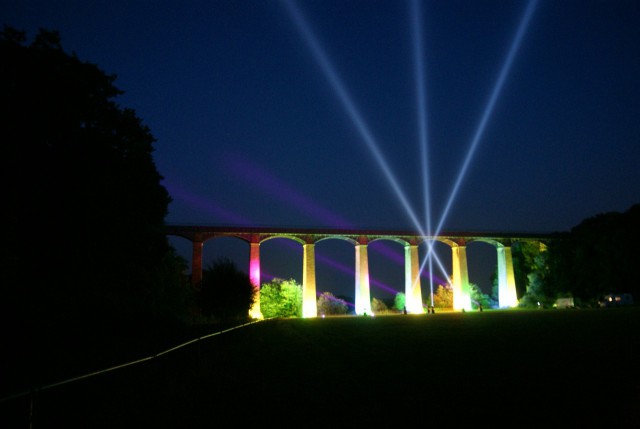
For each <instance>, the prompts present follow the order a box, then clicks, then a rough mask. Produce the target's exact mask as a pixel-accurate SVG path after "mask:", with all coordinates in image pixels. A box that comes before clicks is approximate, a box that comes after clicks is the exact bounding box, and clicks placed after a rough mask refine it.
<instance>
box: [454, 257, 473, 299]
mask: <svg viewBox="0 0 640 429" xmlns="http://www.w3.org/2000/svg"><path fill="white" fill-rule="evenodd" d="M451 255H452V257H453V262H452V268H453V309H454V310H471V294H470V291H469V271H468V270H467V247H466V246H460V245H454V246H453V247H452V248H451Z"/></svg>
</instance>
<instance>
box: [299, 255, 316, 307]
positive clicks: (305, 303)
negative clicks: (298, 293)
mask: <svg viewBox="0 0 640 429" xmlns="http://www.w3.org/2000/svg"><path fill="white" fill-rule="evenodd" d="M302 248H303V249H304V252H303V256H302V317H316V316H317V315H318V306H317V303H316V256H315V245H314V244H309V243H307V244H304V245H303V246H302Z"/></svg>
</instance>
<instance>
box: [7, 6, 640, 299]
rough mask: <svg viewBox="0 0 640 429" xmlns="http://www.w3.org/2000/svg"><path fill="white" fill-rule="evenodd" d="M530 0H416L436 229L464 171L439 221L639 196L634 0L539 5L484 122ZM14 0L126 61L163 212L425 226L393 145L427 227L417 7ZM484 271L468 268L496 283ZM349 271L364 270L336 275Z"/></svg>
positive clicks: (102, 56)
mask: <svg viewBox="0 0 640 429" xmlns="http://www.w3.org/2000/svg"><path fill="white" fill-rule="evenodd" d="M528 4H529V2H528V1H505V0H499V1H484V0H474V1H452V0H446V1H423V2H421V3H420V9H421V15H420V16H419V18H420V19H419V20H420V23H421V28H422V32H423V33H422V38H421V39H420V40H421V43H422V48H423V49H422V51H421V59H422V61H423V65H424V75H423V79H422V82H423V84H424V94H425V97H424V98H423V99H422V101H424V102H425V105H426V114H425V115H424V116H422V118H423V119H424V120H426V129H427V142H428V151H427V153H428V169H427V170H426V171H427V172H428V174H427V177H428V179H429V188H430V191H431V192H430V203H431V218H432V221H431V222H432V228H433V229H435V227H436V225H437V224H438V223H439V222H440V221H441V219H442V214H443V212H444V211H445V210H446V207H447V202H448V201H449V200H450V195H451V192H452V189H454V187H455V184H456V180H458V179H460V180H459V182H458V183H459V185H458V191H457V193H456V196H455V198H453V199H451V200H450V201H451V205H450V206H449V210H448V211H447V216H446V218H445V219H444V220H442V229H443V230H448V231H456V230H465V231H470V230H481V231H510V232H527V231H531V232H554V231H564V230H569V229H570V228H571V227H573V226H575V225H577V224H578V223H580V221H582V220H583V219H585V218H587V217H591V216H594V215H596V214H598V213H602V212H609V211H624V210H626V209H627V208H629V207H630V206H631V205H632V204H634V203H638V202H640V174H639V172H640V43H638V41H640V2H638V1H619V0H607V1H589V0H583V1H570V0H563V1H551V0H541V1H539V2H538V3H537V4H536V6H535V9H534V10H533V13H532V14H531V15H530V20H529V21H528V26H527V27H526V29H525V30H524V33H523V36H522V39H521V43H520V44H519V46H518V50H517V51H516V52H515V55H514V56H513V62H512V63H511V67H510V68H509V69H508V73H507V74H505V75H504V80H503V84H502V86H501V91H500V92H499V93H495V94H494V95H495V99H494V101H495V104H494V109H493V110H492V111H491V113H490V114H489V115H488V116H486V117H485V118H486V124H485V127H484V128H483V129H482V130H483V132H482V133H479V132H478V131H479V125H480V123H481V118H482V117H483V112H484V111H485V108H486V106H487V105H488V103H489V100H490V98H491V96H492V92H493V91H494V88H496V86H495V85H496V82H497V81H498V76H499V74H500V72H501V70H502V69H503V65H504V64H505V59H506V58H507V53H508V52H509V49H510V46H512V41H513V39H514V36H515V34H516V31H517V30H518V27H519V23H520V22H521V19H522V16H523V14H524V11H525V9H526V8H527V5H528ZM0 5H1V7H0V16H1V17H2V20H3V23H4V24H8V25H10V26H13V27H16V28H18V29H23V30H26V31H27V33H28V36H33V35H34V34H35V32H36V31H37V29H38V28H39V27H44V28H47V29H54V30H58V31H60V33H61V37H62V43H63V46H64V47H65V49H66V50H67V51H69V52H75V53H77V55H78V56H79V58H80V59H82V60H86V61H89V62H93V63H96V64H98V65H99V67H100V68H101V69H103V70H104V71H105V72H106V73H108V74H115V75H117V80H116V82H115V84H116V86H117V87H119V88H120V89H122V90H123V91H125V94H124V96H122V97H121V98H120V100H119V102H120V104H121V105H122V106H124V107H131V108H133V109H135V110H136V112H137V114H138V115H139V116H140V117H141V118H142V119H143V121H144V123H145V124H146V125H148V126H149V127H150V129H151V131H152V133H153V135H154V136H155V137H156V138H157V143H156V145H155V147H156V151H155V154H154V158H155V161H156V165H157V167H158V170H159V171H160V173H161V174H162V175H163V176H164V179H165V181H164V184H165V186H166V187H167V189H168V190H169V192H170V193H171V195H172V198H173V200H174V201H173V203H172V204H171V206H170V213H169V215H168V217H167V222H168V223H181V224H216V225H243V224H245V225H270V226H285V227H289V226H291V227H295V226H305V227H316V226H317V227H341V226H348V227H353V228H380V229H414V230H415V229H416V227H415V223H414V222H412V219H411V216H409V215H408V213H407V210H406V208H405V207H404V206H403V204H401V198H400V197H398V195H397V194H396V192H395V191H394V186H392V185H391V184H390V181H389V180H388V178H389V174H387V175H385V174H384V173H383V172H382V169H381V163H380V159H384V160H385V161H384V162H385V163H387V167H388V172H390V173H391V176H393V177H394V178H395V180H396V185H395V188H400V189H402V191H403V193H404V199H405V200H406V201H407V202H408V203H409V205H410V206H411V207H412V209H413V210H414V214H415V217H416V218H417V219H419V222H420V224H421V227H422V228H423V229H424V230H426V215H425V211H426V210H425V202H424V201H425V200H424V188H425V187H424V180H423V169H422V166H421V159H422V158H421V151H420V133H419V129H420V128H419V124H420V122H419V119H418V113H417V112H418V108H417V106H418V98H419V97H417V94H419V91H418V90H417V86H416V74H415V61H414V50H413V47H414V45H413V44H414V41H415V39H414V35H415V34H414V32H413V27H412V21H411V16H412V15H411V13H410V10H411V9H410V6H411V3H410V2H405V1H400V0H384V1H375V0H368V1H348V0H347V1H345V0H339V1H333V0H323V1H300V0H299V1H297V2H295V3H288V2H284V1H282V2H281V1H276V0H273V1H248V0H247V1H242V0H228V1H227V0H215V1H198V2H194V1H180V2H177V1H174V2H170V1H126V2H125V1H91V2H88V1H30V0H21V1H20V2H15V1H5V0H1V1H0ZM293 8H295V9H297V10H298V11H299V13H300V14H301V16H303V17H304V20H305V22H306V26H307V27H306V28H307V30H308V31H309V33H307V34H313V36H312V37H314V38H315V39H314V40H315V43H316V45H315V46H316V48H318V47H319V48H320V49H321V50H322V52H323V54H321V55H324V58H325V60H326V62H325V68H323V67H322V65H321V63H320V62H318V60H317V59H318V51H315V53H314V50H313V49H312V48H310V45H309V39H308V38H305V37H304V36H303V33H302V32H301V31H300V30H301V28H304V26H305V24H300V21H296V19H295V18H293V15H292V13H291V11H292V9H293ZM327 70H331V71H332V73H333V78H331V76H329V74H327V73H326V71H327ZM332 79H333V80H332ZM332 82H333V83H332ZM336 82H339V84H340V85H341V87H342V89H343V91H344V92H343V93H342V98H341V95H340V94H339V93H338V91H336V88H337V87H336ZM345 100H348V103H345ZM349 103H350V104H349ZM349 112H351V114H349ZM354 112H356V113H357V115H356V116H357V117H358V118H359V120H360V123H359V125H358V124H357V123H356V122H355V121H354V119H355V116H354ZM363 130H364V131H365V132H363ZM474 136H475V137H477V139H476V140H474ZM367 139H368V140H367ZM474 141H475V142H476V143H475V146H474V147H475V150H474V151H473V153H472V154H473V155H472V156H471V157H470V158H468V159H469V163H468V168H467V169H466V170H465V174H464V176H461V175H460V172H461V169H462V167H463V164H464V162H465V159H466V157H467V155H468V154H469V150H470V148H471V146H472V144H473V142H474ZM372 144H373V146H372ZM372 147H375V149H376V150H378V154H379V155H380V158H376V155H375V154H374V152H373V151H372ZM280 245H281V246H282V244H280ZM176 246H177V247H180V248H181V249H188V247H185V246H184V243H178V244H176ZM217 246H218V245H217ZM236 246H238V245H237V244H236V243H231V244H225V245H219V246H218V247H220V249H219V250H215V251H214V250H213V249H209V250H207V249H205V257H206V258H208V259H209V260H211V258H213V257H214V256H213V255H214V254H218V253H222V254H224V253H225V252H227V251H229V252H231V250H223V249H231V248H234V247H236ZM239 246H240V248H239V249H238V250H234V251H237V252H239V253H240V254H242V255H244V253H246V252H248V251H246V250H245V248H244V247H242V246H243V244H240V245H239ZM268 246H275V244H269V243H265V245H264V248H265V250H263V251H262V254H263V259H264V264H263V270H264V271H265V272H267V273H268V272H269V270H271V271H275V272H274V273H273V275H276V276H279V277H288V276H289V274H288V273H287V274H285V271H286V270H283V271H279V270H280V268H277V267H276V265H277V263H276V261H274V262H273V264H274V265H271V264H272V263H271V262H268V260H269V258H270V256H269V255H268V253H269V252H268V250H269V248H268ZM334 247H335V248H336V249H334ZM471 247H472V246H470V249H469V252H470V253H471V252H472V250H471ZM487 247H488V246H487ZM329 248H331V251H329ZM399 249H400V247H399V246H398V249H394V251H395V250H397V251H398V252H399ZM485 250H487V249H484V250H483V251H485ZM182 251H184V252H187V251H186V250H182ZM488 251H489V253H490V254H493V253H492V252H493V250H491V249H488ZM243 252H244V253H243ZM292 252H294V253H293V256H291V257H290V258H289V259H292V260H293V262H292V266H294V267H295V268H293V269H294V271H295V270H298V271H299V272H298V273H296V272H293V273H292V274H291V276H294V277H296V276H298V275H299V273H300V272H301V263H299V259H298V258H299V256H298V253H299V249H293V250H292ZM318 252H319V256H320V257H322V256H323V252H321V248H320V245H319V246H318ZM331 252H335V253H334V254H335V255H341V254H344V255H345V256H336V258H338V259H339V260H340V264H342V265H345V266H348V267H351V266H352V260H353V250H352V248H351V247H350V246H348V245H346V243H339V244H335V243H332V244H327V245H326V254H327V256H328V255H329V254H330V253H331ZM187 253H188V252H187ZM371 253H372V258H374V265H375V258H376V256H375V253H376V251H375V248H372V252H371ZM275 254H276V252H275V251H273V252H272V255H275ZM449 257H450V256H443V258H444V259H445V260H446V259H448V258H449ZM241 258H244V259H246V256H241ZM279 259H280V262H282V258H279ZM334 259H335V258H334ZM469 259H470V261H469V263H470V269H471V270H474V268H472V267H471V266H472V265H473V262H472V259H473V255H472V254H471V255H470V256H469ZM476 259H478V260H479V259H481V258H479V257H478V258H476ZM241 264H244V260H243V259H242V262H241ZM299 265H300V267H299V268H298V266H299ZM379 265H382V263H380V264H379ZM374 269H375V268H373V267H372V270H374ZM394 269H395V268H394ZM399 270H400V273H401V272H402V271H401V268H399ZM489 270H490V269H489ZM485 271H487V269H486V268H485V270H484V271H483V272H482V273H481V274H474V272H472V273H471V277H472V279H471V280H472V281H473V282H475V283H478V284H484V283H485V282H486V272H485ZM478 273H480V271H478ZM400 275H401V274H400ZM319 276H320V277H323V276H324V274H319ZM336 276H337V274H336ZM374 277H375V274H374ZM396 277H398V275H396ZM474 277H475V278H474ZM336 278H337V277H336ZM394 279H395V277H394ZM319 281H320V279H319ZM342 281H344V282H346V283H347V284H351V285H352V284H353V280H352V278H348V279H347V280H340V281H338V280H327V282H329V283H332V284H333V283H338V282H342ZM398 281H399V282H400V283H401V280H397V279H395V280H388V281H386V283H393V284H394V286H393V287H396V286H395V285H396V283H397V282H398ZM349 287H351V286H349ZM372 292H373V293H374V295H375V292H374V290H373V289H372ZM345 293H347V292H345Z"/></svg>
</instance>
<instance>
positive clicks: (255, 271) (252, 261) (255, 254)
mask: <svg viewBox="0 0 640 429" xmlns="http://www.w3.org/2000/svg"><path fill="white" fill-rule="evenodd" d="M249 246H250V252H249V254H250V256H249V279H250V280H251V284H252V285H253V290H254V291H255V296H254V298H255V299H254V301H253V305H252V306H251V309H250V310H249V316H250V317H251V318H253V319H262V318H263V317H262V312H261V311H260V243H257V242H256V243H250V244H249Z"/></svg>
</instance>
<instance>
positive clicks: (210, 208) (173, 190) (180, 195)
mask: <svg viewBox="0 0 640 429" xmlns="http://www.w3.org/2000/svg"><path fill="white" fill-rule="evenodd" d="M164 186H165V187H166V188H167V191H169V194H170V195H171V196H172V197H175V198H177V199H178V200H180V201H183V202H184V203H186V204H188V205H190V206H192V207H195V208H197V209H200V210H204V211H205V212H206V213H208V214H212V215H215V216H216V217H218V218H220V219H222V220H224V221H226V222H231V223H234V224H239V225H253V223H252V222H251V221H250V220H249V219H247V218H245V217H243V216H240V215H239V214H236V213H233V212H232V211H230V210H227V209H225V208H223V207H220V206H218V205H216V204H214V203H213V202H212V201H211V199H210V198H205V197H202V196H199V195H196V194H193V193H191V192H189V191H187V190H186V189H183V188H182V187H180V186H179V185H176V184H175V183H171V182H165V183H164Z"/></svg>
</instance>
